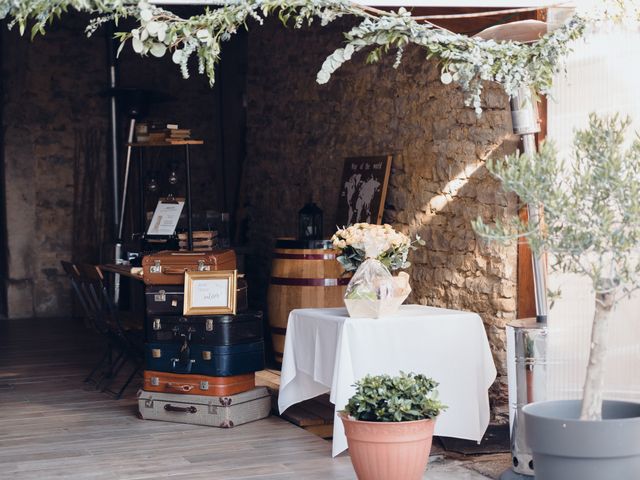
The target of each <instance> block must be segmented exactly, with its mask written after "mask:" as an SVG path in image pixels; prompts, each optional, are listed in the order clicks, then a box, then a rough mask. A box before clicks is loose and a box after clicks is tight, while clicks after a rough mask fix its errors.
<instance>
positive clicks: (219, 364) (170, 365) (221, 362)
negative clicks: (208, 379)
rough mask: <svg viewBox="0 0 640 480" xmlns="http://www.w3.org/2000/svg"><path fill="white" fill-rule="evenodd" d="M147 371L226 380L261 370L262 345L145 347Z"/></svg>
mask: <svg viewBox="0 0 640 480" xmlns="http://www.w3.org/2000/svg"><path fill="white" fill-rule="evenodd" d="M145 357H146V369H147V370H155V371H157V372H169V373H192V374H196V375H210V376H213V377H227V376H230V375H242V374H243V373H251V372H257V371H259V370H264V342H262V341H259V342H252V343H241V344H239V345H220V346H215V345H189V342H187V340H186V339H184V340H183V342H182V343H147V344H146V345H145Z"/></svg>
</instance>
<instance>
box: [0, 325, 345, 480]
mask: <svg viewBox="0 0 640 480" xmlns="http://www.w3.org/2000/svg"><path fill="white" fill-rule="evenodd" d="M99 354H100V339H99V338H96V337H95V336H94V335H92V334H90V333H89V332H87V331H86V330H85V329H84V327H83V326H82V325H81V323H80V322H71V321H69V320H64V319H54V320H22V321H18V320H12V321H1V322H0V478H2V479H5V478H6V479H13V480H22V479H62V478H65V479H91V480H107V479H156V478H171V479H181V478H189V479H200V478H206V479H209V480H216V479H223V478H224V479H232V478H233V479H238V480H240V479H250V478H260V479H262V480H267V479H274V480H275V479H278V480H279V479H282V480H288V479H300V478H305V479H307V478H308V479H316V478H317V479H325V478H336V479H353V478H355V476H354V474H353V469H352V467H351V463H350V461H349V458H348V457H346V456H344V457H341V458H338V459H332V458H331V444H330V443H329V442H326V441H324V440H322V439H320V438H318V437H316V436H315V435H312V434H310V433H307V432H305V431H304V430H302V429H300V428H297V427H295V426H293V425H292V424H290V423H288V422H286V421H284V420H281V419H279V418H277V417H271V418H269V419H266V420H263V421H259V422H254V423H251V424H247V425H243V426H239V427H236V428H233V429H217V428H209V427H200V426H192V425H183V424H177V423H166V422H153V421H145V420H140V419H139V418H138V416H137V403H136V400H135V393H136V390H137V387H138V385H139V381H138V385H134V386H132V387H131V388H130V389H129V390H128V392H127V395H126V398H124V399H122V400H114V399H113V398H112V397H111V396H109V395H107V394H104V393H100V392H96V391H95V390H93V389H91V388H90V387H88V386H86V385H84V384H83V383H82V379H83V378H84V376H85V375H86V374H87V373H88V371H89V370H90V366H91V365H92V364H93V362H94V361H95V360H97V358H98V357H99Z"/></svg>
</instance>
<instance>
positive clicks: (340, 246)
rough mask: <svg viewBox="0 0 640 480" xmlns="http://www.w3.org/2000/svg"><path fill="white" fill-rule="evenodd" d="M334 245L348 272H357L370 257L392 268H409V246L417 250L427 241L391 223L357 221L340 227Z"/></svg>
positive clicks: (410, 248)
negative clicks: (406, 232) (409, 234)
mask: <svg viewBox="0 0 640 480" xmlns="http://www.w3.org/2000/svg"><path fill="white" fill-rule="evenodd" d="M331 241H332V242H333V247H334V248H335V249H337V250H339V251H340V255H339V256H338V261H339V262H340V264H341V265H342V266H343V267H344V269H345V270H346V271H347V272H355V271H356V270H357V269H358V267H359V266H360V265H361V264H362V262H364V261H365V260H366V259H367V258H375V259H376V260H378V261H380V262H381V263H382V264H383V265H384V266H385V267H387V268H388V269H389V270H390V271H394V270H400V269H403V268H408V267H409V266H410V265H411V263H409V262H408V261H407V257H408V256H409V250H415V249H416V248H417V247H416V244H417V245H424V244H425V243H424V241H423V240H422V239H421V238H420V237H419V236H417V235H416V239H415V240H414V241H413V242H412V241H411V239H410V238H409V236H407V235H405V234H404V233H402V232H398V231H396V230H394V229H393V227H392V226H391V225H389V224H386V223H385V224H384V225H372V224H370V223H356V224H354V225H351V226H350V227H345V228H341V229H339V230H338V231H337V232H336V233H335V234H334V235H333V237H332V238H331Z"/></svg>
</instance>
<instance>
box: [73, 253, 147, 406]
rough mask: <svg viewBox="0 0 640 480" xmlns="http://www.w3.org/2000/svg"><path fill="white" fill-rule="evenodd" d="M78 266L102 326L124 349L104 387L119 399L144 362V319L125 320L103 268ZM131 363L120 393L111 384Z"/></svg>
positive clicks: (119, 346)
mask: <svg viewBox="0 0 640 480" xmlns="http://www.w3.org/2000/svg"><path fill="white" fill-rule="evenodd" d="M78 268H79V270H80V271H81V273H82V275H83V276H84V277H86V278H87V280H88V288H89V290H90V292H91V296H92V300H93V302H95V304H96V305H97V306H98V309H99V316H100V321H101V323H102V325H104V327H105V328H106V329H107V330H108V332H109V335H110V336H111V338H112V341H113V343H115V344H116V345H117V346H118V349H119V350H120V351H121V355H120V356H119V357H118V360H117V361H116V362H115V363H114V364H113V365H112V369H113V371H112V372H111V375H109V377H108V379H109V382H108V383H107V384H106V385H105V386H104V388H102V391H103V392H108V393H112V394H114V395H115V397H116V399H119V398H120V397H121V396H122V394H123V393H124V391H125V389H126V388H127V386H128V385H129V384H130V383H131V381H132V380H133V378H134V377H135V375H136V374H137V373H138V372H140V370H141V369H142V366H143V364H144V337H143V334H142V326H143V322H142V321H140V322H137V324H135V323H134V322H125V321H124V320H123V318H122V315H121V313H120V312H119V311H118V308H117V306H116V305H115V304H114V303H113V300H112V298H111V296H110V295H109V289H108V287H107V284H106V282H105V278H104V275H103V273H102V271H101V270H100V267H98V266H96V265H79V266H78ZM127 362H130V363H132V364H133V366H134V368H133V370H132V371H131V373H130V375H129V376H128V378H127V380H126V381H125V383H124V384H123V385H122V386H121V388H120V389H119V390H118V391H117V392H116V391H113V390H110V388H109V387H110V386H111V383H112V382H113V380H115V377H116V376H117V374H118V373H119V371H120V370H121V369H122V367H124V365H125V364H126V363H127Z"/></svg>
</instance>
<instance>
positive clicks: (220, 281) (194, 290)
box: [182, 270, 238, 315]
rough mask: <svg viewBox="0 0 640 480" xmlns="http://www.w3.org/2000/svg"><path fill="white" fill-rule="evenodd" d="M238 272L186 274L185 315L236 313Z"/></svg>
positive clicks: (183, 310)
mask: <svg viewBox="0 0 640 480" xmlns="http://www.w3.org/2000/svg"><path fill="white" fill-rule="evenodd" d="M237 284H238V271H237V270H217V271H216V270H214V271H210V272H185V273H184V307H183V309H182V314H183V315H224V314H233V315H235V313H236V287H237Z"/></svg>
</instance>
